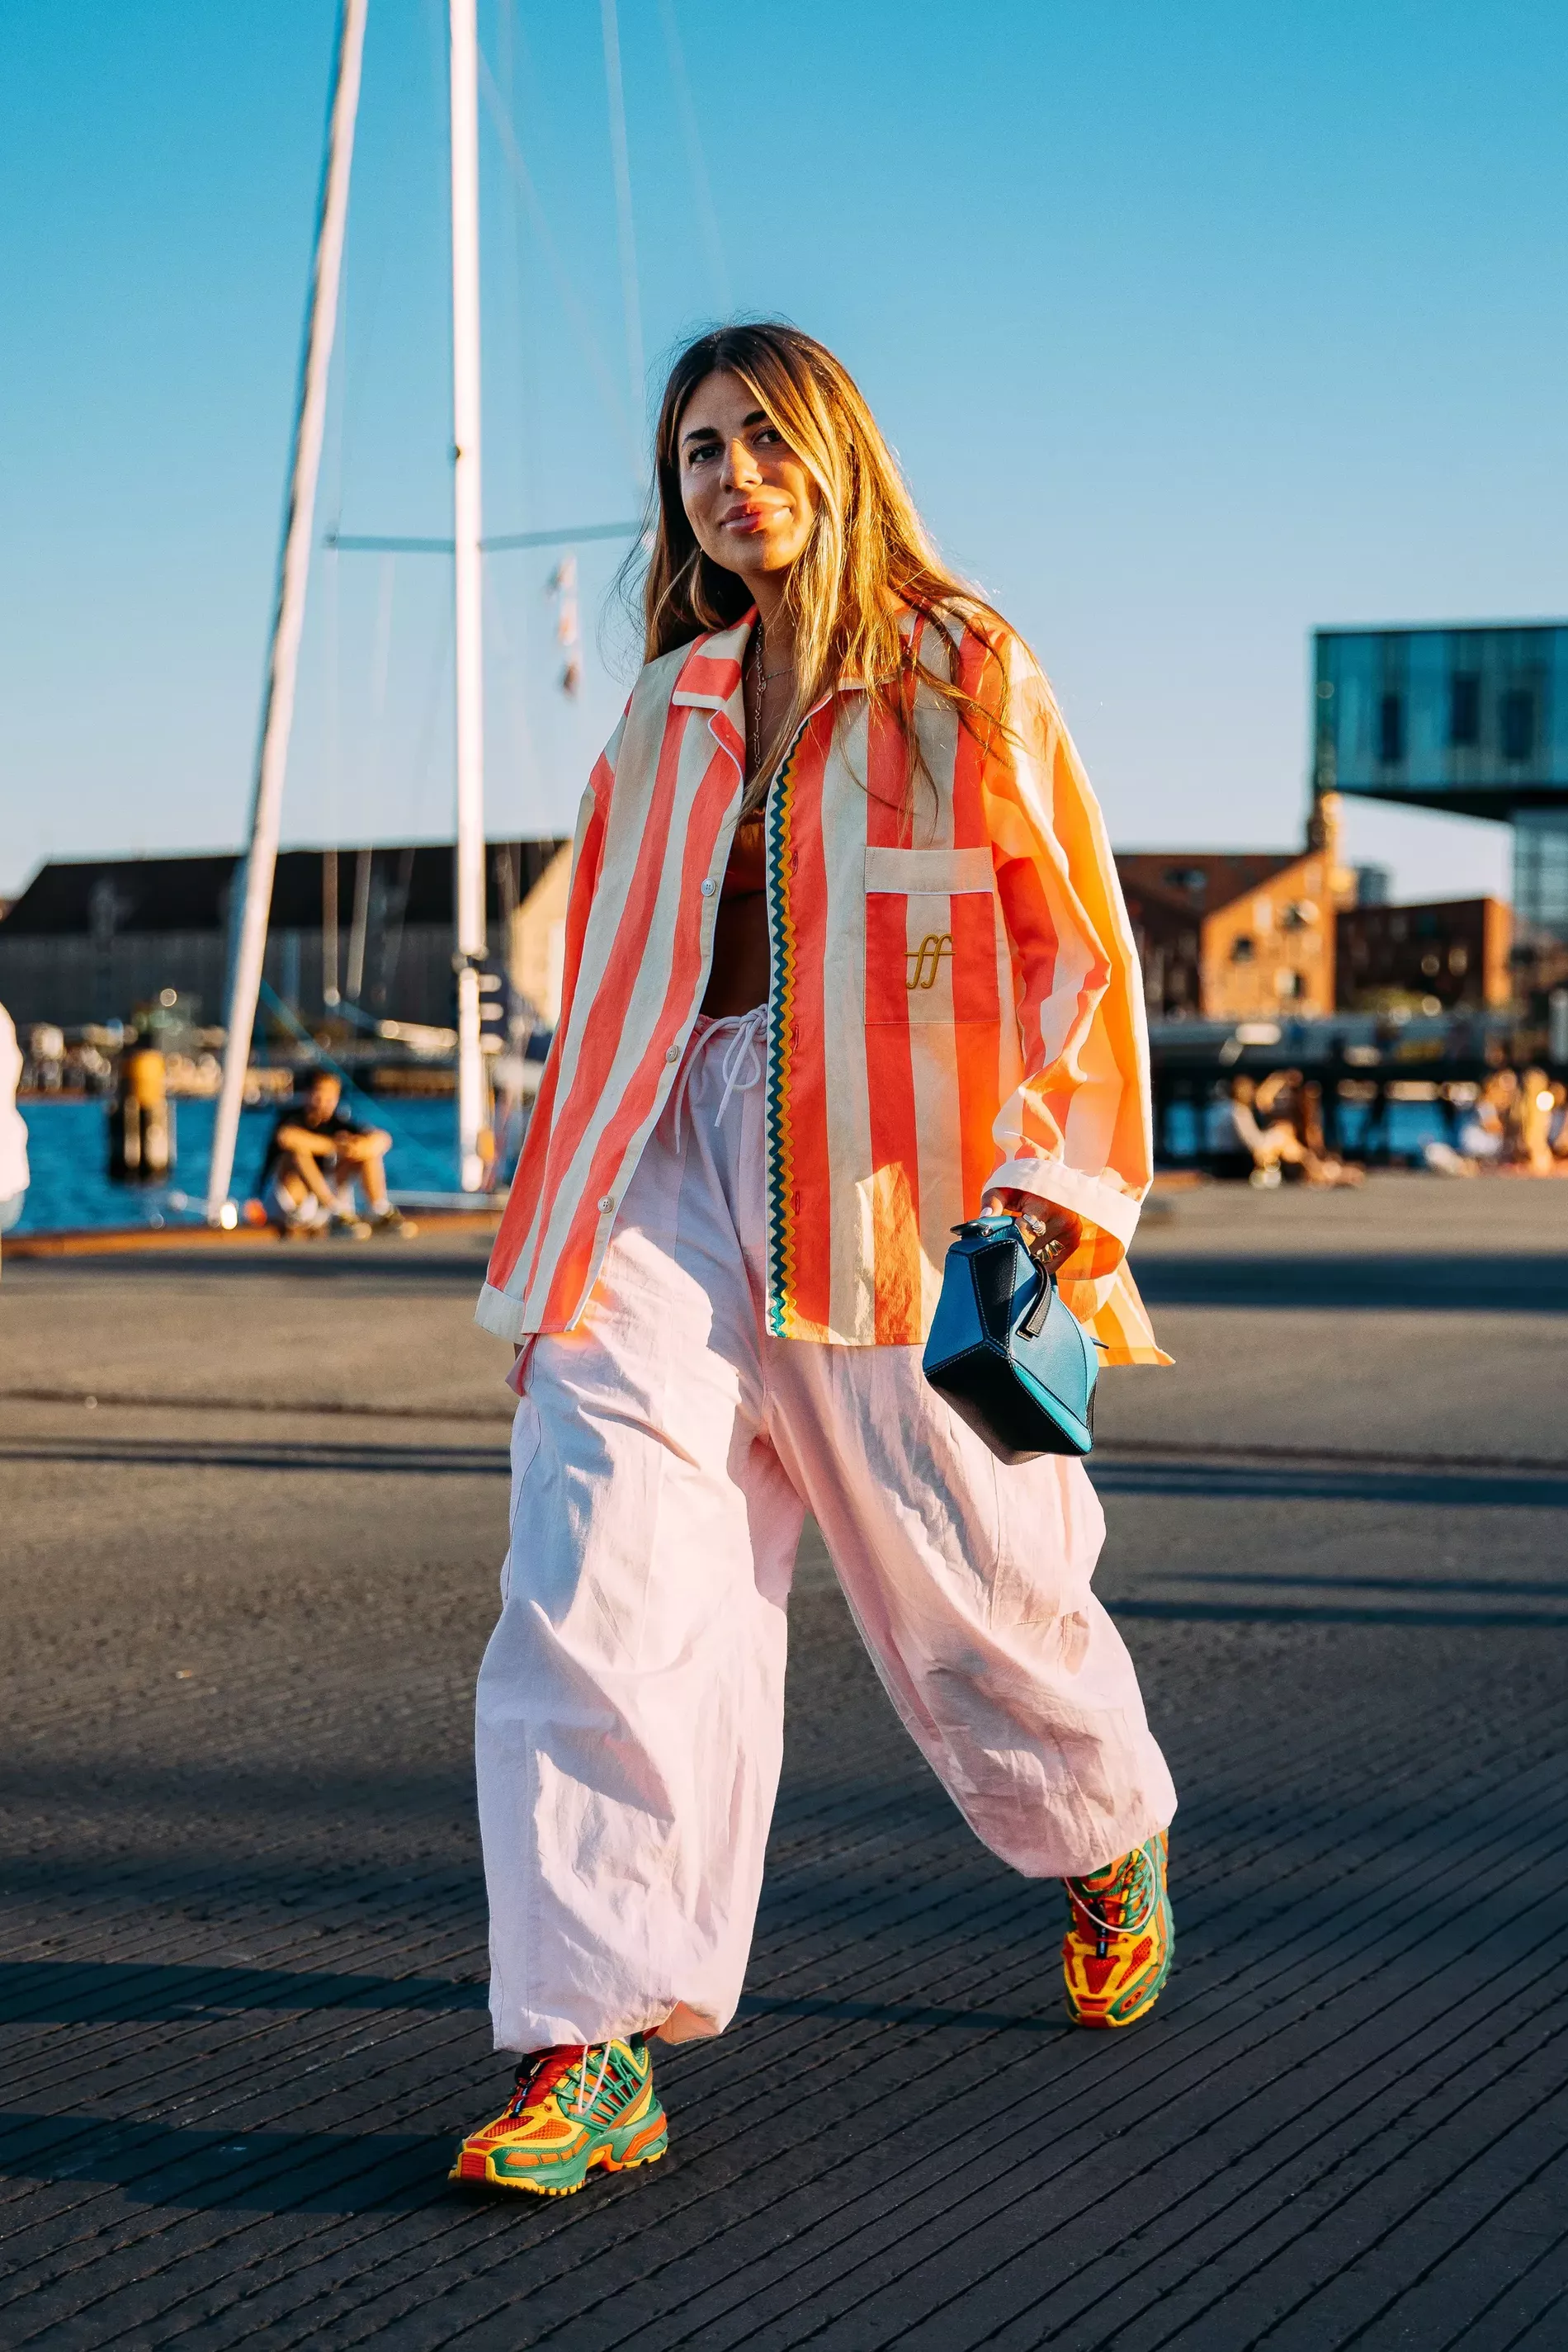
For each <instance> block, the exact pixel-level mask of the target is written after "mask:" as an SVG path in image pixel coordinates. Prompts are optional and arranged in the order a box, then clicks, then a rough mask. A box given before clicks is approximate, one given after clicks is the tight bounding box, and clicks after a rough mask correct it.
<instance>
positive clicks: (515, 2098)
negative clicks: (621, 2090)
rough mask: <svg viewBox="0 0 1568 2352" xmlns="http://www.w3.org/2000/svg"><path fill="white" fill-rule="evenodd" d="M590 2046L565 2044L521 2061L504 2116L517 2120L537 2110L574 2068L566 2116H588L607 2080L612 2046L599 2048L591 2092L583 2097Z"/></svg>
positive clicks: (533, 2054)
mask: <svg viewBox="0 0 1568 2352" xmlns="http://www.w3.org/2000/svg"><path fill="white" fill-rule="evenodd" d="M593 2046H594V2045H593V2044H592V2042H562V2043H560V2044H559V2045H558V2046H557V2047H555V2048H554V2049H552V2050H536V2051H534V2052H533V2053H531V2055H530V2056H529V2057H527V2058H525V2059H524V2060H523V2062H522V2063H521V2066H520V2067H519V2068H518V2070H517V2088H516V2090H515V2092H514V2093H513V2095H512V2100H511V2105H510V2108H509V2109H508V2113H509V2114H510V2115H512V2116H521V2114H523V2112H524V2111H525V2110H526V2109H527V2108H529V2107H535V2106H537V2105H539V2103H540V2101H541V2100H542V2099H546V2098H548V2097H549V2095H550V2094H551V2092H552V2091H553V2090H555V2089H556V2088H557V2087H558V2086H559V2085H560V2084H562V2083H563V2082H564V2081H565V2079H566V2077H567V2075H568V2074H571V2073H572V2071H573V2069H574V2068H575V2069H576V2070H577V2081H576V2085H575V2088H574V2091H573V2094H572V2097H571V2100H570V2103H569V2105H567V2108H566V2112H567V2114H568V2115H574V2116H585V2115H589V2114H591V2113H592V2111H593V2109H594V2107H595V2105H596V2103H597V2101H598V2097H599V2094H600V2092H601V2091H602V2090H603V2089H604V2087H605V2082H606V2080H607V2079H608V2076H609V2071H610V2053H611V2050H612V2048H613V2046H614V2045H613V2044H612V2043H610V2042H605V2043H603V2044H602V2045H601V2048H602V2055H601V2057H600V2060H599V2073H598V2079H597V2080H596V2082H595V2084H594V2087H593V2090H592V2091H591V2092H588V2095H587V2096H586V2097H584V2091H587V2085H588V2057H589V2053H590V2052H591V2050H592V2049H593Z"/></svg>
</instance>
